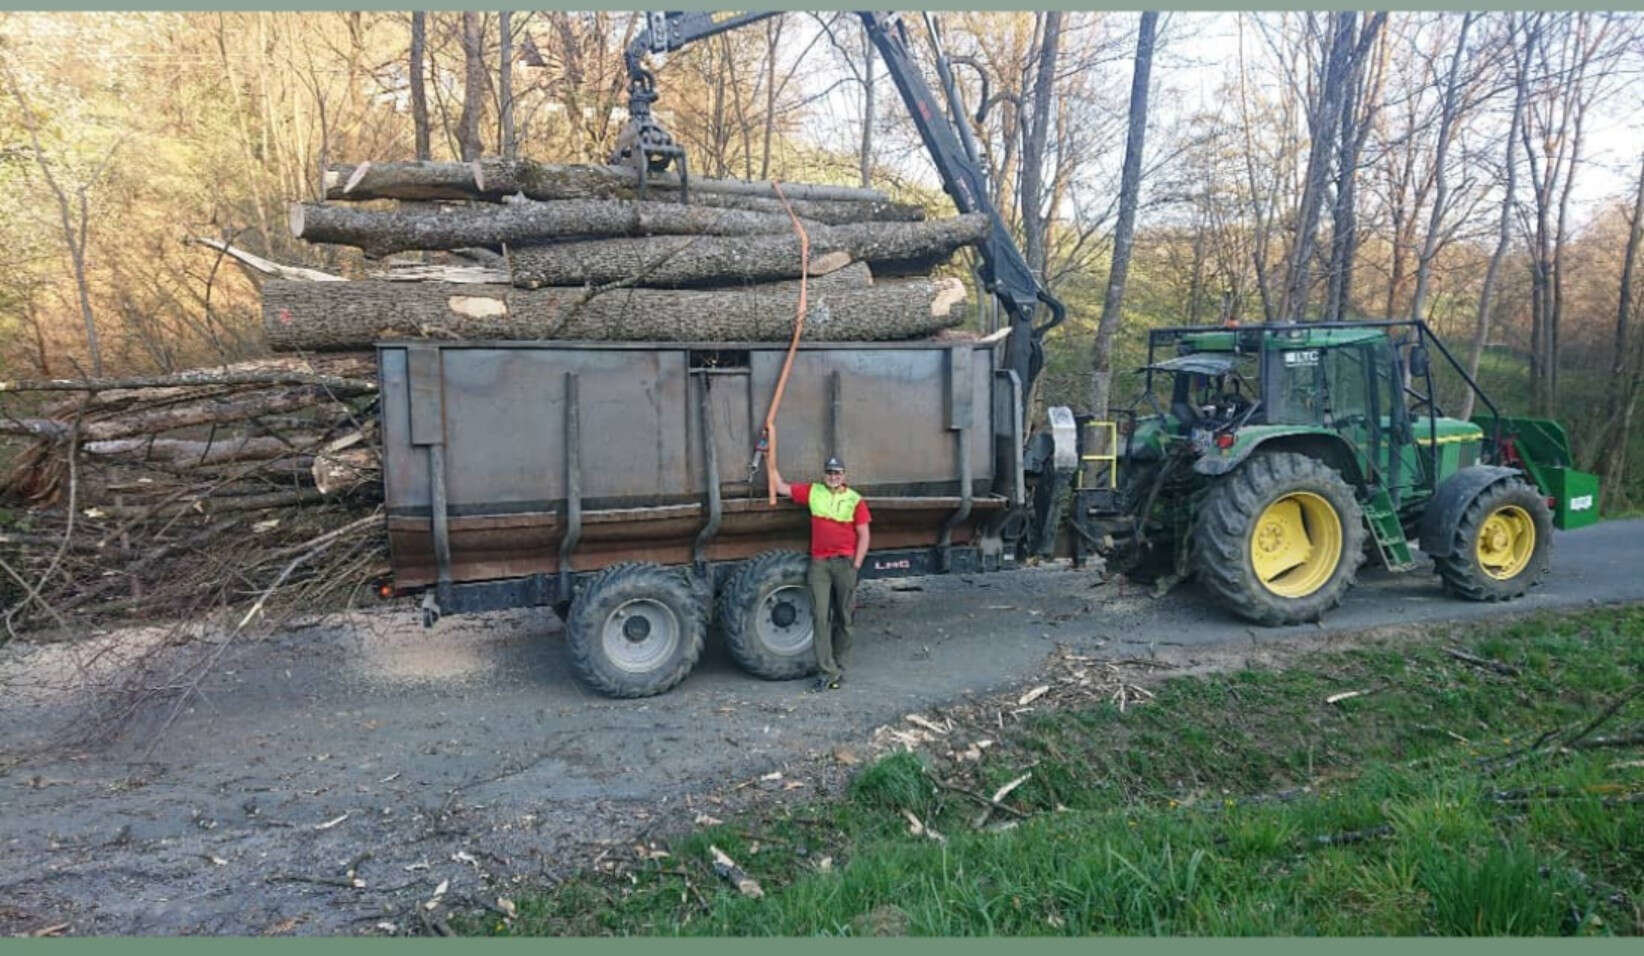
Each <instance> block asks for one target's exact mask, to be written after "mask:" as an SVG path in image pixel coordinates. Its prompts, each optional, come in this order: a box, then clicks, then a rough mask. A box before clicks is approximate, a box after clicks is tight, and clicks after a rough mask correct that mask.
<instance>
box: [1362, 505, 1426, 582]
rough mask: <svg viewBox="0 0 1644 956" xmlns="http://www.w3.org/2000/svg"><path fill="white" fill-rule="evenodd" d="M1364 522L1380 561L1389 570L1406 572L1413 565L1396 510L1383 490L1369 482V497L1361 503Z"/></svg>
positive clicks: (1414, 563) (1408, 544)
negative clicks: (1367, 526) (1379, 555)
mask: <svg viewBox="0 0 1644 956" xmlns="http://www.w3.org/2000/svg"><path fill="white" fill-rule="evenodd" d="M1364 521H1365V523H1366V524H1368V525H1369V526H1370V535H1371V537H1373V538H1375V539H1376V550H1377V551H1379V552H1381V563H1382V564H1384V565H1386V567H1387V570H1389V571H1408V570H1410V569H1411V568H1414V567H1415V566H1416V559H1415V558H1414V557H1413V556H1412V555H1411V554H1410V541H1409V539H1407V538H1405V536H1404V526H1403V525H1401V524H1400V523H1399V513H1398V509H1397V508H1395V507H1393V498H1392V496H1391V495H1389V494H1388V493H1387V489H1386V488H1383V487H1381V486H1380V485H1373V486H1372V487H1371V491H1370V497H1369V498H1368V499H1366V500H1365V502H1364Z"/></svg>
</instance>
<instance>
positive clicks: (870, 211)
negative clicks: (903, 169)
mask: <svg viewBox="0 0 1644 956" xmlns="http://www.w3.org/2000/svg"><path fill="white" fill-rule="evenodd" d="M787 189H788V187H786V186H783V187H782V190H783V191H784V192H786V191H787ZM636 197H637V193H636V194H635V195H633V196H628V195H617V196H613V197H611V198H613V199H633V198H636ZM691 205H693V206H712V207H714V208H716V209H746V210H748V211H749V212H768V213H771V214H773V215H778V216H786V215H787V214H788V206H792V207H793V214H794V215H796V216H798V217H799V218H801V219H809V220H811V221H812V222H820V223H822V224H823V225H827V226H842V225H844V224H845V223H848V222H920V221H922V220H923V219H924V218H925V210H924V207H922V206H916V205H914V204H912V203H905V202H889V201H885V202H879V201H875V202H863V201H860V200H851V199H795V198H793V196H792V195H790V196H789V197H788V205H787V206H784V205H783V204H782V200H780V199H774V198H773V199H763V198H761V197H759V196H736V195H729V194H726V193H699V192H697V191H696V188H695V186H692V188H691Z"/></svg>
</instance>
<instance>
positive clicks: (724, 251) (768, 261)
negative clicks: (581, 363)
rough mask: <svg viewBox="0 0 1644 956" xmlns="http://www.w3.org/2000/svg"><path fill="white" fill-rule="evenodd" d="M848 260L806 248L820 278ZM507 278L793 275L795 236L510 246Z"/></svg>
mask: <svg viewBox="0 0 1644 956" xmlns="http://www.w3.org/2000/svg"><path fill="white" fill-rule="evenodd" d="M850 261H851V254H850V253H849V252H846V251H843V250H841V249H838V248H832V249H828V248H821V247H819V246H816V245H814V244H813V245H812V247H811V250H810V260H809V262H808V263H807V265H808V271H807V274H808V275H812V276H820V275H826V274H828V273H830V272H833V271H835V270H837V269H840V268H842V267H844V266H846V265H849V264H850ZM509 265H510V267H511V269H510V272H511V281H512V283H513V284H514V285H516V286H519V287H520V288H522V289H535V288H539V287H541V286H554V285H560V286H573V285H605V284H607V283H612V282H625V283H626V284H628V285H632V286H638V287H642V288H653V289H673V288H679V287H682V286H692V285H729V284H732V283H736V282H768V281H771V280H774V279H792V278H797V277H798V276H799V271H800V270H799V266H800V257H799V237H797V236H791V235H790V236H767V237H761V238H760V239H758V240H754V241H750V240H749V239H748V238H747V237H745V236H645V237H642V238H637V239H595V240H592V241H590V242H561V243H554V244H552V245H543V246H521V247H519V248H515V249H512V250H510V252H509Z"/></svg>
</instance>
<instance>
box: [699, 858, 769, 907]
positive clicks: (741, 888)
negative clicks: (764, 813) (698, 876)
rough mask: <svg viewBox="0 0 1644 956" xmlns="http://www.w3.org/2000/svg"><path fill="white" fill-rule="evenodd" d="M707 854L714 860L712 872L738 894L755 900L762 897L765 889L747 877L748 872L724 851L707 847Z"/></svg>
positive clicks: (756, 881)
mask: <svg viewBox="0 0 1644 956" xmlns="http://www.w3.org/2000/svg"><path fill="white" fill-rule="evenodd" d="M708 853H709V854H710V855H712V857H713V860H714V872H715V873H717V874H719V875H720V876H721V877H722V878H724V879H725V880H727V881H729V882H730V884H731V885H732V886H734V887H736V891H737V892H738V893H741V894H742V895H743V896H747V897H752V898H753V899H756V900H757V899H761V898H763V897H764V895H765V889H764V887H762V886H760V885H759V881H758V880H756V879H754V878H753V877H751V876H749V875H748V871H747V870H744V869H743V868H742V867H740V866H738V865H737V862H736V861H735V860H733V859H731V858H730V856H729V855H728V854H727V853H726V852H725V851H724V850H721V849H720V848H719V847H717V846H713V845H709V847H708Z"/></svg>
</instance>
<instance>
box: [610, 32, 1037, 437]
mask: <svg viewBox="0 0 1644 956" xmlns="http://www.w3.org/2000/svg"><path fill="white" fill-rule="evenodd" d="M776 15H777V11H744V12H723V11H721V12H708V11H695V10H692V11H677V10H675V11H667V12H647V13H646V14H645V18H646V22H645V27H644V29H643V30H641V31H640V33H639V35H638V36H637V37H635V39H634V41H633V42H632V43H630V44H629V45H628V49H627V51H626V54H625V60H626V64H627V68H628V114H629V120H628V124H627V126H626V127H625V128H624V130H623V132H622V134H621V137H620V139H619V141H618V147H617V149H616V151H615V153H614V154H613V155H612V157H611V162H612V163H618V164H624V165H633V166H635V167H637V168H638V170H639V175H640V183H641V186H642V188H643V185H644V182H645V178H646V176H647V174H648V173H651V172H660V171H662V170H665V169H667V168H668V167H669V166H670V165H677V166H678V168H679V175H680V179H681V184H682V185H683V186H685V187H686V188H685V189H682V190H681V195H682V196H683V197H684V198H685V199H686V200H687V201H688V199H689V192H688V189H689V179H688V176H689V163H688V161H687V158H686V155H685V149H684V147H683V146H680V145H679V144H678V143H677V142H675V141H674V139H673V137H671V136H669V135H668V132H667V131H666V130H665V129H663V128H662V126H661V124H660V123H658V122H657V120H656V118H655V116H653V115H652V113H651V104H653V103H655V102H656V100H657V96H658V94H657V90H656V77H655V76H654V75H653V74H652V73H651V72H650V71H649V70H647V69H646V68H645V66H644V62H643V61H644V57H645V54H647V53H667V52H669V51H672V50H678V49H680V48H681V47H684V46H686V45H688V44H690V43H692V42H694V41H697V40H701V39H703V38H705V37H710V36H715V35H717V34H720V33H724V32H726V31H728V30H734V29H737V28H739V27H743V26H747V25H748V24H750V23H756V22H758V21H761V20H765V19H768V18H770V17H773V16H776ZM857 16H858V17H860V18H861V21H862V26H863V28H864V29H865V30H866V31H867V34H868V38H869V39H870V40H871V41H872V42H873V45H874V47H875V48H876V49H877V50H878V51H879V56H880V58H881V59H882V60H883V61H884V64H885V70H886V72H888V73H889V74H890V77H891V80H892V82H894V83H895V84H896V89H897V92H899V93H900V94H901V95H902V102H903V103H905V104H906V105H907V108H908V113H909V114H910V115H911V116H912V118H913V122H914V125H915V126H916V127H918V129H919V136H920V138H921V139H922V140H923V141H924V144H925V149H926V151H927V152H929V153H930V157H931V160H932V161H933V162H934V163H935V164H936V171H937V173H938V174H939V175H940V176H941V178H942V188H943V189H944V190H945V191H946V192H947V194H948V196H949V197H951V198H952V199H953V204H954V205H955V206H956V207H958V210H959V212H960V213H985V214H986V215H987V217H988V219H989V220H990V221H991V223H992V228H991V229H989V231H988V234H987V236H986V237H984V238H983V240H982V241H981V242H980V243H978V244H977V252H978V254H979V262H978V263H977V269H976V271H977V276H978V278H979V279H980V280H981V283H982V287H983V288H985V289H987V290H988V291H989V292H991V293H992V294H993V295H994V296H996V297H997V298H998V299H999V302H1000V304H1001V305H1002V306H1003V308H1004V311H1005V314H1006V315H1008V316H1009V319H1010V334H1009V337H1008V338H1007V339H1006V341H1005V367H1006V368H1009V369H1010V370H1011V371H1012V372H1014V373H1015V374H1016V377H1017V379H1018V380H1019V381H1020V382H1021V384H1022V394H1023V395H1030V394H1032V388H1033V382H1034V380H1035V379H1036V378H1038V375H1039V371H1040V369H1041V368H1043V366H1044V349H1043V345H1042V342H1043V337H1044V334H1045V333H1046V332H1047V331H1049V330H1050V329H1052V328H1055V327H1056V326H1057V325H1059V324H1061V322H1062V320H1063V319H1064V318H1066V316H1067V310H1066V308H1065V307H1064V306H1063V305H1062V303H1061V300H1059V299H1057V298H1056V297H1055V296H1054V295H1051V294H1050V291H1049V290H1048V289H1046V288H1045V286H1044V284H1043V283H1042V282H1041V281H1040V280H1039V277H1038V276H1036V275H1034V274H1033V270H1032V269H1030V268H1029V267H1028V263H1027V260H1026V259H1025V258H1023V256H1022V251H1021V249H1020V248H1018V247H1017V245H1016V241H1015V240H1014V239H1013V238H1011V234H1010V230H1009V228H1007V227H1006V225H1005V222H1004V220H1003V219H1002V218H1000V216H999V211H998V210H997V209H995V208H994V207H993V203H992V202H991V201H990V200H989V199H988V195H987V189H986V183H985V179H984V175H983V171H982V165H981V163H980V161H979V160H978V158H977V151H976V142H975V139H974V137H973V135H972V134H971V130H970V127H969V125H968V124H967V123H966V122H965V121H964V120H963V117H964V116H965V112H964V110H963V108H962V106H961V104H960V101H959V96H958V91H957V89H956V87H955V86H954V82H953V73H952V70H951V68H950V66H949V63H948V60H947V57H946V55H945V54H944V53H943V52H942V50H941V46H940V43H939V41H937V40H936V38H937V33H936V31H935V29H934V21H929V20H928V17H929V14H926V17H927V22H928V23H930V24H931V26H932V30H931V36H932V39H933V45H935V47H936V72H937V76H938V78H939V79H940V80H941V82H942V85H943V88H944V93H945V94H946V106H947V108H946V109H944V106H943V103H942V101H940V100H938V99H937V97H936V94H935V93H934V92H933V91H932V90H931V88H930V86H929V85H928V84H927V83H926V82H925V79H924V76H923V74H922V73H921V72H920V71H919V68H918V66H917V64H915V62H914V60H913V58H912V56H911V54H910V53H909V44H908V34H907V28H906V25H905V24H903V23H902V20H901V16H900V14H896V13H884V12H876V11H867V10H863V11H857ZM1041 304H1043V305H1044V306H1045V307H1046V308H1047V309H1048V310H1049V312H1050V317H1049V318H1048V319H1047V320H1045V321H1044V322H1041V323H1039V324H1035V323H1034V316H1035V313H1036V311H1037V309H1038V307H1039V306H1040V305H1041ZM1024 404H1025V403H1024ZM1023 414H1024V415H1026V414H1028V412H1027V410H1026V409H1025V408H1024V410H1023Z"/></svg>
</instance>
